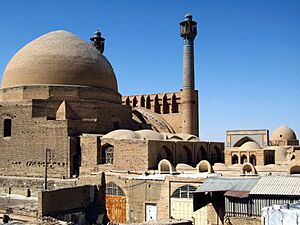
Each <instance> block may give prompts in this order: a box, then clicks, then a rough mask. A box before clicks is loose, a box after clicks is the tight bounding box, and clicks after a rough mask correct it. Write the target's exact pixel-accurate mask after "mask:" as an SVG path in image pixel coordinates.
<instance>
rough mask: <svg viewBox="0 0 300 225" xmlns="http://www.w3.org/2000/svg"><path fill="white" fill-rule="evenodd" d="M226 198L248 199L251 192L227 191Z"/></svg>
mask: <svg viewBox="0 0 300 225" xmlns="http://www.w3.org/2000/svg"><path fill="white" fill-rule="evenodd" d="M224 196H229V197H236V198H248V196H249V191H226V192H225V194H224Z"/></svg>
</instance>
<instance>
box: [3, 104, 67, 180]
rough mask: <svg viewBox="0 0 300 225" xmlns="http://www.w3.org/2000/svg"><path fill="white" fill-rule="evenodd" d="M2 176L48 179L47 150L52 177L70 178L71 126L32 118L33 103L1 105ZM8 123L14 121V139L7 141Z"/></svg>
mask: <svg viewBox="0 0 300 225" xmlns="http://www.w3.org/2000/svg"><path fill="white" fill-rule="evenodd" d="M0 106H1V107H0V146H1V158H0V175H14V176H37V177H41V176H44V170H45V149H46V148H49V149H51V157H50V155H49V157H48V159H49V160H48V163H49V165H48V168H49V169H48V175H49V176H50V177H63V176H68V174H67V173H68V169H67V167H68V160H67V154H68V152H67V150H68V149H69V140H68V137H67V122H66V121H55V120H47V119H46V118H45V117H41V118H32V102H31V101H22V102H1V103H0ZM4 119H11V136H10V137H4Z"/></svg>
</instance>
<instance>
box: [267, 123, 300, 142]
mask: <svg viewBox="0 0 300 225" xmlns="http://www.w3.org/2000/svg"><path fill="white" fill-rule="evenodd" d="M271 140H272V141H278V140H297V137H296V134H295V132H294V131H293V130H292V129H291V128H289V127H288V126H286V125H282V126H280V127H278V128H276V129H275V130H274V131H273V133H272V137H271Z"/></svg>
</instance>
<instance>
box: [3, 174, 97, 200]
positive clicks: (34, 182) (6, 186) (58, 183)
mask: <svg viewBox="0 0 300 225" xmlns="http://www.w3.org/2000/svg"><path fill="white" fill-rule="evenodd" d="M98 184H100V182H99V183H98ZM76 185H77V179H66V180H64V179H48V189H49V190H54V189H59V188H65V187H75V186H76ZM28 189H29V190H30V193H31V196H37V195H38V192H39V191H41V190H43V189H44V179H43V178H29V177H27V178H25V177H20V178H19V177H3V176H2V177H0V192H1V193H7V194H8V193H9V190H10V192H11V194H16V195H23V196H27V191H28Z"/></svg>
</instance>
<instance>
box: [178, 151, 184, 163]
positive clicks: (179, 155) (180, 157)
mask: <svg viewBox="0 0 300 225" xmlns="http://www.w3.org/2000/svg"><path fill="white" fill-rule="evenodd" d="M177 162H178V163H183V162H184V161H183V156H182V154H181V153H179V154H178V158H177Z"/></svg>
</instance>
